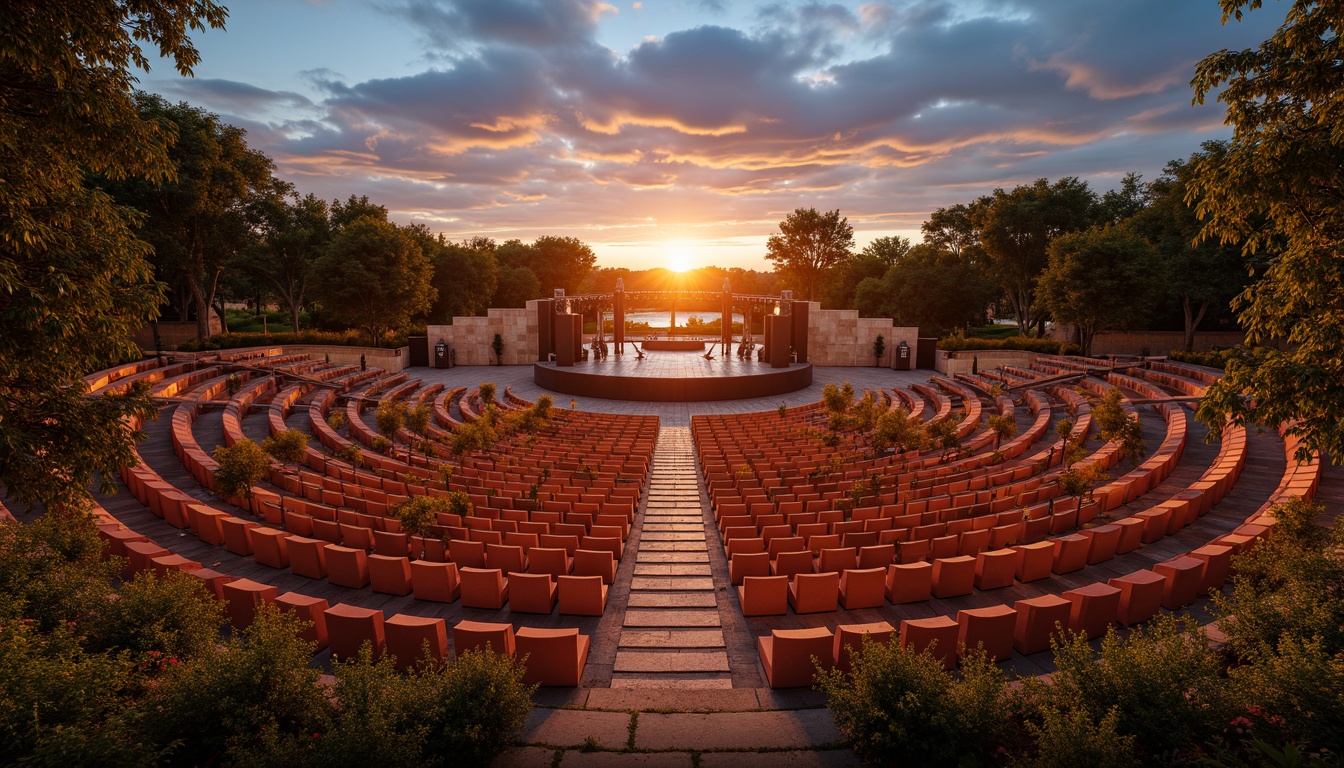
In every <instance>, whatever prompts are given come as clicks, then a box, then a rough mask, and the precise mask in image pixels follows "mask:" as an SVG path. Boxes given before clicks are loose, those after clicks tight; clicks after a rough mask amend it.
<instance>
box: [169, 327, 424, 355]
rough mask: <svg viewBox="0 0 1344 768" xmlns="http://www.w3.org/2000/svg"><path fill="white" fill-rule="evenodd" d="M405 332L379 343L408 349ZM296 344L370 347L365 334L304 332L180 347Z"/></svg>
mask: <svg viewBox="0 0 1344 768" xmlns="http://www.w3.org/2000/svg"><path fill="white" fill-rule="evenodd" d="M407 339H408V335H407V333H406V332H404V331H399V332H394V333H388V334H386V335H384V336H383V338H381V339H379V340H378V344H379V346H381V347H404V346H406V345H407V344H408V343H409V342H408V341H407ZM295 344H314V345H327V346H339V347H367V346H369V337H368V335H367V334H365V333H364V332H362V331H358V330H353V329H352V330H348V331H300V332H299V333H293V332H286V333H218V334H215V335H214V336H211V337H210V338H209V339H207V340H206V341H205V342H204V343H201V342H197V341H196V340H194V339H193V340H191V341H188V342H185V343H183V344H179V345H178V347H177V349H178V351H179V352H200V351H202V350H214V349H241V348H243V347H282V346H292V345H295Z"/></svg>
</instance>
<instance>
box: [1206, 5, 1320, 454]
mask: <svg viewBox="0 0 1344 768" xmlns="http://www.w3.org/2000/svg"><path fill="white" fill-rule="evenodd" d="M1221 5H1222V8H1223V20H1224V22H1225V23H1226V22H1227V20H1229V19H1231V18H1236V19H1238V20H1240V19H1241V18H1242V15H1243V13H1244V12H1247V11H1254V10H1257V9H1259V8H1260V5H1261V3H1260V0H1221ZM1339 26H1340V12H1339V4H1338V3H1322V2H1317V1H1316V0H1295V2H1293V3H1292V5H1291V7H1290V8H1289V10H1288V14H1287V17H1286V19H1285V21H1284V23H1283V25H1282V26H1280V27H1279V28H1278V29H1277V30H1276V31H1275V33H1274V34H1273V36H1272V37H1271V38H1270V39H1269V40H1266V41H1265V42H1264V43H1262V44H1261V45H1260V46H1259V47H1258V48H1256V49H1252V50H1244V51H1220V52H1218V53H1215V54H1213V55H1211V56H1208V57H1206V58H1205V59H1204V60H1203V61H1201V62H1200V63H1199V65H1198V66H1197V67H1196V74H1195V78H1194V81H1193V83H1192V85H1193V86H1194V89H1195V100H1196V101H1203V100H1204V99H1205V98H1206V97H1208V96H1209V95H1210V94H1212V93H1215V92H1216V93H1217V94H1218V100H1219V101H1221V102H1223V103H1224V104H1226V105H1227V123H1228V124H1229V125H1231V126H1232V129H1233V132H1232V138H1231V140H1229V141H1228V142H1227V144H1226V146H1225V148H1217V149H1218V151H1216V152H1206V153H1205V154H1204V155H1203V156H1201V157H1199V158H1197V159H1196V160H1195V161H1194V162H1193V166H1194V167H1193V178H1192V180H1191V183H1190V189H1189V191H1188V193H1187V196H1188V198H1189V199H1191V200H1194V201H1197V210H1198V212H1199V214H1200V216H1201V217H1202V218H1203V219H1204V228H1203V230H1202V233H1201V234H1202V237H1204V238H1205V239H1210V240H1214V241H1217V242H1220V243H1224V244H1233V243H1242V244H1244V247H1243V255H1244V256H1247V257H1251V256H1258V257H1259V258H1260V259H1262V260H1263V267H1257V268H1256V272H1257V273H1259V274H1261V275H1262V278H1261V279H1260V280H1258V281H1257V282H1255V283H1253V284H1251V285H1250V286H1249V287H1248V288H1247V289H1246V290H1245V291H1244V292H1242V293H1241V294H1240V295H1239V296H1238V297H1237V299H1236V300H1235V301H1234V304H1233V306H1234V308H1235V309H1236V310H1237V312H1238V317H1239V319H1240V321H1241V323H1242V326H1243V327H1244V328H1245V329H1246V335H1247V340H1248V341H1250V342H1253V343H1263V342H1268V341H1270V340H1280V341H1282V342H1286V351H1282V352H1280V351H1275V350H1272V349H1268V348H1264V347H1261V348H1259V349H1257V350H1256V351H1255V353H1254V354H1250V355H1246V356H1243V357H1242V358H1240V359H1234V360H1232V361H1230V362H1229V363H1228V366H1227V372H1226V375H1225V376H1224V378H1223V379H1222V380H1221V381H1220V382H1219V383H1218V384H1216V385H1215V386H1213V387H1212V388H1211V389H1210V391H1209V393H1208V398H1207V399H1206V400H1205V401H1204V402H1203V404H1202V405H1201V407H1200V410H1199V416H1200V418H1201V419H1202V420H1204V421H1205V422H1206V423H1208V424H1209V425H1210V428H1211V429H1212V430H1213V433H1214V434H1215V435H1216V434H1218V433H1219V431H1220V430H1221V428H1222V426H1223V424H1224V423H1225V421H1226V420H1227V419H1228V418H1231V420H1232V421H1233V422H1234V423H1247V422H1255V423H1259V424H1263V425H1266V426H1270V427H1277V426H1278V425H1280V424H1285V423H1291V425H1292V426H1291V427H1289V433H1290V434H1293V435H1297V436H1299V437H1301V438H1302V441H1303V442H1302V445H1301V450H1300V453H1299V456H1300V457H1305V456H1307V455H1310V453H1311V452H1313V451H1322V452H1325V453H1328V454H1330V455H1331V457H1332V458H1333V459H1334V460H1335V461H1341V460H1344V355H1341V354H1340V350H1341V349H1344V259H1341V258H1340V247H1341V244H1342V243H1344V176H1342V175H1341V174H1340V172H1339V169H1340V168H1341V167H1344V141H1341V137H1344V104H1341V102H1340V99H1339V94H1340V93H1341V91H1344V67H1341V65H1340V62H1341V61H1342V60H1344V43H1342V42H1341V41H1340V38H1339Z"/></svg>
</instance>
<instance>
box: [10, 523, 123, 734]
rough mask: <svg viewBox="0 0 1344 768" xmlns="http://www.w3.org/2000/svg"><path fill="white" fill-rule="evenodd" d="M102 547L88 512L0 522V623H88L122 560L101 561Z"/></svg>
mask: <svg viewBox="0 0 1344 768" xmlns="http://www.w3.org/2000/svg"><path fill="white" fill-rule="evenodd" d="M103 548H104V545H103V542H102V540H101V539H99V538H98V529H97V527H96V526H95V524H94V518H93V516H92V515H90V514H88V513H87V512H83V511H73V510H70V509H58V510H48V511H47V512H46V514H44V515H42V516H41V517H39V518H37V519H36V520H33V521H32V522H30V523H17V522H13V521H10V522H0V625H6V624H10V623H13V622H14V621H15V620H17V619H19V618H26V619H30V620H32V621H33V622H35V623H34V625H33V626H34V627H35V628H36V629H38V630H41V631H43V632H46V631H49V630H51V629H52V628H53V627H57V626H64V625H65V624H66V623H67V622H75V623H76V624H77V625H83V624H85V623H87V622H90V621H92V620H93V619H94V618H95V617H96V616H97V615H98V612H99V610H100V608H101V607H102V606H103V605H104V603H105V602H106V600H107V594H108V589H109V584H110V583H111V581H112V577H113V576H114V575H115V574H116V573H117V572H118V571H119V570H121V565H122V563H123V562H124V561H122V560H120V559H119V558H110V559H108V560H103V559H102V554H103ZM0 741H3V740H0Z"/></svg>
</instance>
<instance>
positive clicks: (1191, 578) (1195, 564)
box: [1153, 556, 1204, 611]
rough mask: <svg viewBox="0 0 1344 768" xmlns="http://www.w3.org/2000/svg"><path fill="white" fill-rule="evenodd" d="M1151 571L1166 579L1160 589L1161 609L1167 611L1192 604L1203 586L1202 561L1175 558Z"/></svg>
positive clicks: (1189, 558) (1192, 558) (1159, 564)
mask: <svg viewBox="0 0 1344 768" xmlns="http://www.w3.org/2000/svg"><path fill="white" fill-rule="evenodd" d="M1153 570H1154V571H1155V572H1157V573H1159V574H1161V575H1162V577H1163V578H1165V579H1166V584H1165V585H1163V587H1162V607H1163V608H1166V609H1167V610H1169V611H1174V610H1177V609H1179V608H1184V607H1185V606H1187V605H1189V604H1190V603H1193V602H1194V601H1195V598H1197V597H1199V594H1200V587H1202V586H1203V584H1204V561H1203V560H1200V559H1198V558H1194V557H1186V556H1181V557H1176V558H1173V559H1171V560H1167V561H1165V562H1161V563H1157V564H1156V565H1154V566H1153Z"/></svg>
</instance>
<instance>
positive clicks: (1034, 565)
mask: <svg viewBox="0 0 1344 768" xmlns="http://www.w3.org/2000/svg"><path fill="white" fill-rule="evenodd" d="M1013 549H1014V550H1015V551H1016V552H1017V553H1018V555H1020V559H1019V560H1018V563H1017V580H1018V581H1021V582H1028V581H1039V580H1041V579H1048V578H1050V575H1051V574H1052V573H1053V570H1052V569H1053V568H1054V565H1055V545H1054V542H1051V541H1035V542H1032V543H1030V544H1017V545H1015V546H1014V547H1013Z"/></svg>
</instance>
